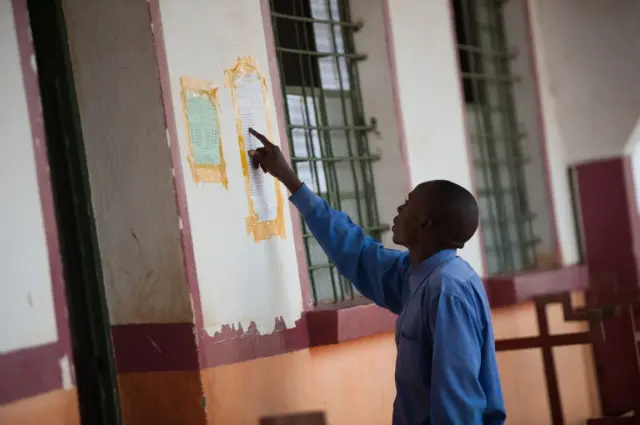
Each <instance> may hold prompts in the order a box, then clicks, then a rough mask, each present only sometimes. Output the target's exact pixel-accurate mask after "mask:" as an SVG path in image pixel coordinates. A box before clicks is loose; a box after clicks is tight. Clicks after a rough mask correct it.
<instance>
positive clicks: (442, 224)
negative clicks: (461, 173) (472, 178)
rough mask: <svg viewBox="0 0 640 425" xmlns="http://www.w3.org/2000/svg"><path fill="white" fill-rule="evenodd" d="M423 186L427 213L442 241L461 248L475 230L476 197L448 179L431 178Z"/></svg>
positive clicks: (477, 217)
mask: <svg viewBox="0 0 640 425" xmlns="http://www.w3.org/2000/svg"><path fill="white" fill-rule="evenodd" d="M422 185H425V189H427V194H428V195H427V198H426V199H425V201H427V202H428V206H427V208H428V214H429V216H430V218H431V220H432V221H433V224H434V226H435V229H437V233H438V237H439V238H440V239H441V242H442V243H443V244H444V245H445V246H446V247H448V248H455V249H459V248H463V247H464V244H465V243H467V241H468V240H469V239H471V237H472V236H473V235H474V234H475V233H476V230H477V229H478V221H479V209H478V202H477V201H476V198H474V196H473V195H472V194H471V192H469V191H468V190H467V189H465V188H464V187H462V186H460V185H458V184H456V183H453V182H451V181H449V180H430V181H428V182H425V183H423V184H422ZM422 185H421V186H422Z"/></svg>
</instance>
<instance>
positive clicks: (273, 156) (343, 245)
mask: <svg viewBox="0 0 640 425" xmlns="http://www.w3.org/2000/svg"><path fill="white" fill-rule="evenodd" d="M249 133H250V134H251V135H252V136H253V137H256V138H257V139H258V140H260V142H262V144H263V145H264V147H262V148H259V149H256V150H254V151H250V152H249V155H250V157H251V162H252V164H253V166H254V167H255V168H258V167H260V168H262V170H263V171H264V172H265V173H267V172H268V173H269V174H271V175H272V176H273V177H275V178H277V179H278V180H280V181H281V182H282V183H283V184H284V185H285V186H286V187H287V189H289V192H291V193H292V194H293V195H292V196H291V202H293V204H294V205H295V206H296V207H297V208H298V210H300V213H301V214H302V216H303V218H304V219H305V222H306V223H307V226H308V227H309V229H310V230H311V232H312V233H313V235H314V236H315V237H316V239H317V240H318V242H319V243H320V246H321V247H322V249H323V250H324V251H325V253H326V254H327V256H328V257H329V259H331V261H332V262H333V263H334V264H335V265H336V267H337V268H338V271H339V272H340V273H342V274H343V275H344V276H345V277H346V278H347V279H349V280H350V281H351V282H353V284H354V285H355V286H356V288H358V290H359V291H360V292H361V293H362V294H363V295H364V296H365V297H367V298H369V299H371V300H372V301H373V302H375V303H376V304H378V305H379V306H381V307H385V308H387V309H389V310H391V311H392V312H394V313H400V310H401V309H402V304H403V282H404V281H405V276H406V274H407V272H408V266H409V257H408V254H407V253H404V252H401V251H396V250H391V249H385V248H384V247H383V246H382V244H381V243H380V242H377V241H375V240H374V239H372V238H370V237H368V236H366V235H365V234H364V231H363V230H362V228H360V227H359V226H357V225H356V224H354V223H353V222H352V221H351V219H350V218H349V217H348V216H347V215H346V214H345V213H343V212H339V211H336V210H334V209H332V208H331V207H330V206H329V204H328V203H327V202H326V201H325V200H324V199H322V198H320V197H319V196H317V195H316V194H314V193H313V192H312V191H311V190H310V189H309V188H308V187H306V186H305V185H303V184H302V183H301V182H300V180H299V179H298V177H297V176H296V174H295V173H294V171H293V169H291V166H290V165H289V164H288V162H287V160H286V159H285V158H284V156H283V155H282V152H280V149H279V148H278V146H276V145H274V144H273V143H271V142H270V141H269V140H268V139H267V138H266V137H265V136H263V135H262V134H260V133H258V132H257V131H255V130H253V129H249Z"/></svg>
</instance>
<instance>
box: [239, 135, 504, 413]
mask: <svg viewBox="0 0 640 425" xmlns="http://www.w3.org/2000/svg"><path fill="white" fill-rule="evenodd" d="M249 131H250V132H251V134H252V135H253V136H254V137H256V138H258V139H259V140H260V141H261V142H262V144H263V145H264V147H261V148H259V149H257V150H255V151H251V152H249V155H250V157H251V161H252V164H253V166H254V167H256V168H257V167H261V168H262V170H263V171H264V172H268V173H270V174H271V175H273V177H275V178H277V179H278V180H280V181H281V182H282V183H283V184H284V185H285V186H286V187H287V189H289V191H290V192H291V194H292V195H291V198H290V199H291V202H292V203H293V204H294V205H295V206H296V207H297V208H298V210H299V211H300V213H301V214H302V216H303V217H304V220H305V221H306V223H307V226H308V227H309V229H310V230H311V232H312V233H313V235H314V236H315V237H316V239H317V240H318V242H319V243H320V245H321V246H322V248H323V249H324V251H325V252H326V253H327V255H328V256H329V258H330V259H331V261H332V262H333V263H334V264H335V265H336V267H337V268H338V270H339V271H340V273H342V274H343V275H344V276H345V277H346V278H347V279H349V280H350V281H351V282H353V284H354V285H355V286H356V288H358V290H359V291H360V292H361V293H362V294H363V295H364V296H366V297H367V298H369V299H371V300H372V301H373V302H375V303H376V304H378V305H379V306H381V307H384V308H387V309H389V310H391V311H392V312H393V313H396V314H398V315H399V317H398V321H397V325H396V344H397V347H398V357H397V361H396V375H395V376H396V389H397V396H396V400H395V402H394V406H393V425H427V424H432V425H481V424H483V425H499V424H503V423H504V421H505V409H504V402H503V399H502V390H501V388H500V379H499V376H498V368H497V365H496V355H495V344H494V338H493V330H492V327H491V310H490V309H489V303H488V300H487V295H486V293H485V291H484V287H483V285H482V281H481V280H480V277H479V276H478V274H477V273H476V272H475V271H474V270H473V269H472V268H471V267H470V266H469V264H467V263H466V262H465V261H464V260H462V259H461V258H460V257H458V256H457V255H456V250H457V249H458V248H462V247H463V246H464V244H465V243H466V242H467V241H468V240H469V239H470V238H471V237H472V236H473V234H474V233H475V232H476V229H477V227H478V204H477V203H476V200H475V199H474V198H473V195H471V193H469V192H468V191H467V190H465V189H464V188H462V187H461V186H458V185H457V184H455V183H451V182H449V181H446V180H434V181H428V182H426V183H422V184H420V185H418V187H416V188H415V189H414V190H413V191H412V192H411V193H410V194H409V197H408V199H407V200H406V201H405V203H404V204H402V205H400V206H399V207H398V215H397V216H396V218H395V219H394V220H393V224H394V226H393V228H392V231H393V241H394V242H395V243H397V244H398V245H402V246H405V247H406V248H407V249H408V252H402V251H397V250H391V249H386V248H384V247H383V246H382V244H381V243H379V242H377V241H375V240H373V239H371V238H370V237H367V236H365V234H364V232H363V230H362V229H361V228H360V227H358V226H357V225H355V224H354V223H352V222H351V220H350V219H349V217H348V216H347V215H346V214H344V213H342V212H339V211H335V210H333V209H332V208H331V207H330V206H329V205H328V204H327V202H326V201H324V200H323V199H322V198H320V197H319V196H317V195H315V194H314V193H313V192H311V190H309V188H307V187H306V186H305V185H304V184H302V183H301V182H300V180H299V179H298V178H297V176H296V175H295V173H294V171H293V170H292V169H291V167H290V166H289V164H288V163H287V161H286V159H285V158H284V157H283V155H282V153H281V152H280V149H279V148H278V147H277V146H275V145H273V144H272V143H271V142H270V141H269V140H267V139H266V138H265V137H264V136H263V135H261V134H260V133H258V132H256V131H254V130H252V129H250V130H249Z"/></svg>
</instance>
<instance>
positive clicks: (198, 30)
mask: <svg viewBox="0 0 640 425" xmlns="http://www.w3.org/2000/svg"><path fill="white" fill-rule="evenodd" d="M160 13H161V16H162V27H163V32H164V40H165V47H166V53H167V59H168V67H169V78H170V84H171V95H172V99H173V109H174V112H175V115H176V117H175V118H176V122H177V126H178V140H177V141H171V142H172V143H178V144H179V146H180V153H181V162H182V169H183V173H184V185H185V190H186V197H187V205H188V210H189V215H188V218H189V221H190V224H191V236H192V241H193V249H194V255H195V262H196V269H197V278H198V288H199V292H200V299H201V305H202V313H203V322H204V326H205V330H206V331H207V333H208V334H209V335H213V334H215V333H216V332H218V331H220V330H221V329H222V326H223V325H233V326H242V328H243V329H245V330H246V329H247V328H248V326H249V324H250V323H251V322H254V323H255V324H256V326H257V329H258V331H259V332H260V333H271V332H273V331H274V323H275V321H276V319H278V318H282V320H283V321H284V324H285V325H286V326H287V327H293V326H294V325H295V322H296V320H298V319H299V318H300V315H301V312H302V294H301V291H300V281H299V277H298V267H297V261H296V254H295V246H294V241H293V237H292V225H291V216H290V212H289V205H288V203H287V201H286V196H288V195H287V193H286V189H285V188H284V187H283V186H281V187H280V190H281V193H282V195H283V196H284V197H285V205H284V214H283V219H284V222H285V238H284V239H282V238H280V237H277V236H276V237H272V238H270V239H268V240H265V241H261V242H258V243H256V242H254V239H253V237H252V236H251V235H248V234H247V230H246V226H245V217H247V216H248V215H249V210H248V202H247V195H246V192H245V187H244V185H245V182H244V177H243V174H242V166H241V152H240V149H239V146H238V135H237V133H236V116H235V112H234V107H233V103H232V96H231V90H230V89H229V88H225V79H224V78H225V77H224V71H225V70H226V69H230V68H232V67H233V66H234V62H235V60H236V59H237V58H238V57H239V56H252V57H253V58H255V60H256V61H257V63H258V66H259V67H260V70H261V72H262V73H263V74H264V76H265V77H266V81H267V93H268V98H267V103H268V105H271V106H270V111H269V117H268V119H269V122H268V123H267V125H266V126H265V127H264V128H260V127H262V126H260V127H259V128H257V130H258V131H261V132H263V133H266V134H268V133H269V132H271V138H272V140H273V141H274V143H278V144H279V143H281V142H282V140H284V139H281V135H280V134H279V129H278V127H277V121H276V115H275V111H274V109H273V106H272V105H273V104H274V99H273V96H272V93H273V92H272V87H271V85H272V84H271V81H272V80H271V78H270V75H269V66H268V61H267V52H266V44H265V39H264V30H263V27H262V22H263V21H262V14H261V9H260V1H259V0H251V1H243V2H226V3H220V2H218V3H214V2H210V1H205V0H190V1H189V2H188V7H185V2H175V1H172V0H164V1H161V2H160ZM186 29H188V30H186ZM180 77H191V78H197V79H199V80H205V81H210V82H212V83H213V84H215V85H216V86H217V87H219V90H218V98H219V101H220V116H219V120H220V129H219V131H220V135H221V139H222V144H223V149H224V158H225V161H226V164H227V177H228V188H225V187H224V186H223V185H221V184H217V183H196V182H195V181H194V179H193V178H192V176H191V175H190V167H189V163H188V162H187V153H188V147H187V143H188V140H187V134H186V130H184V128H185V127H184V126H185V122H184V115H183V114H184V112H183V107H182V104H181V97H180ZM275 89H276V90H279V89H280V88H279V87H277V88H275ZM265 184H268V185H273V184H274V180H273V178H272V177H270V176H266V177H265Z"/></svg>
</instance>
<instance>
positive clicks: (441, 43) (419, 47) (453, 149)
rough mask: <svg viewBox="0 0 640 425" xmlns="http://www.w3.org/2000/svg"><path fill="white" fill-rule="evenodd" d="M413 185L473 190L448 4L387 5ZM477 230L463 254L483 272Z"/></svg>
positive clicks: (410, 2) (391, 3)
mask: <svg viewBox="0 0 640 425" xmlns="http://www.w3.org/2000/svg"><path fill="white" fill-rule="evenodd" d="M388 8H389V17H390V23H391V25H390V26H391V35H392V38H393V44H394V53H395V54H394V56H393V57H394V59H395V67H396V70H397V79H398V89H399V90H398V92H399V104H400V109H401V111H402V125H403V127H404V133H405V143H406V155H407V158H408V163H409V171H410V174H411V183H412V186H415V185H417V184H419V183H421V182H423V181H426V180H433V179H448V180H451V181H453V182H456V183H458V184H460V185H461V186H463V187H466V188H467V189H469V190H471V191H472V192H473V177H472V173H471V171H470V169H469V152H468V149H467V139H466V129H465V120H464V115H463V109H462V108H463V105H462V102H461V92H460V90H461V89H460V82H459V77H458V65H457V57H456V56H457V53H456V50H455V48H454V32H453V28H452V25H451V21H452V17H451V14H450V10H449V6H448V2H446V1H439V2H419V1H409V2H394V1H389V2H388ZM481 249H482V248H481V244H480V239H479V232H477V233H476V235H475V236H474V237H473V238H472V239H471V240H470V241H469V242H468V243H467V244H466V246H465V248H464V249H463V250H462V251H461V255H462V256H463V257H464V258H465V259H466V260H467V261H468V262H469V263H470V264H471V265H472V266H473V267H474V268H475V269H476V270H477V271H478V273H480V274H481V275H482V274H484V265H483V263H482V255H481Z"/></svg>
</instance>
